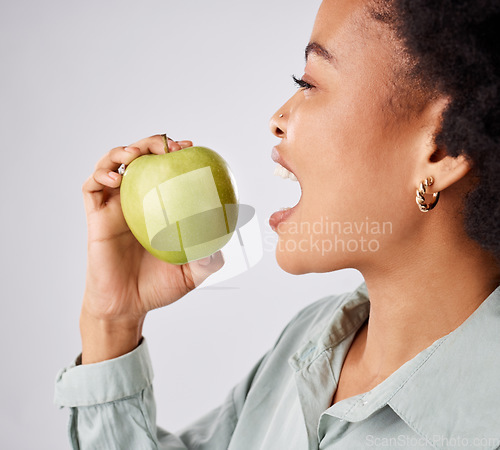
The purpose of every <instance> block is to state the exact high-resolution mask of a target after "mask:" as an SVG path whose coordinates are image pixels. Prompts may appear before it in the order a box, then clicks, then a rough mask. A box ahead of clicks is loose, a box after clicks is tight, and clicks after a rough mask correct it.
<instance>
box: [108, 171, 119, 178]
mask: <svg viewBox="0 0 500 450" xmlns="http://www.w3.org/2000/svg"><path fill="white" fill-rule="evenodd" d="M118 176H119V175H118V174H117V173H116V172H108V177H109V178H111V179H112V180H117V179H118Z"/></svg>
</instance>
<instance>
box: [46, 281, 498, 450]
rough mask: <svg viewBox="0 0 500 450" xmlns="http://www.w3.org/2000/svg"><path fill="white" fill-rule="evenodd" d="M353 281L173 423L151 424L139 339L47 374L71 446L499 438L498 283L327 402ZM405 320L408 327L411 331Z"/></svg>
mask: <svg viewBox="0 0 500 450" xmlns="http://www.w3.org/2000/svg"><path fill="white" fill-rule="evenodd" d="M369 309H370V303H369V299H368V293H367V290H366V286H365V284H362V285H361V286H360V287H359V288H358V289H357V290H356V291H355V292H353V293H350V294H344V295H340V296H331V297H327V298H324V299H322V300H319V301H317V302H315V303H313V304H312V305H310V306H308V307H307V308H305V309H303V310H302V311H301V312H300V313H299V314H297V316H296V317H295V318H294V319H293V320H292V321H291V322H290V323H289V324H288V325H287V327H286V328H285V329H284V331H283V332H282V334H281V336H280V338H279V339H278V341H277V342H276V344H275V345H274V347H273V348H272V349H271V350H270V351H269V352H268V353H267V354H266V355H265V356H264V357H263V358H262V359H261V360H260V361H259V362H258V364H257V365H256V366H255V367H254V369H253V370H252V371H251V372H250V373H249V374H248V376H247V377H246V378H245V379H244V380H243V381H242V382H241V383H239V384H238V385H237V386H236V387H234V388H233V389H232V390H231V392H230V393H229V395H228V396H227V398H226V400H225V401H224V403H223V404H222V405H221V406H220V407H219V408H217V409H215V410H214V411H212V412H211V413H209V414H207V415H206V416H204V417H202V418H201V419H199V420H198V421H197V422H195V423H194V424H192V425H191V426H189V427H187V428H186V429H184V430H181V431H179V432H177V433H170V432H168V431H165V430H164V429H163V428H160V427H159V426H157V425H156V413H155V399H154V396H153V388H152V381H153V370H152V367H151V362H150V359H149V354H148V349H147V343H146V340H145V339H143V340H142V342H141V343H140V345H139V346H138V347H137V348H136V349H135V350H133V351H132V352H130V353H128V354H126V355H123V356H120V357H119V358H115V359H112V360H108V361H103V362H100V363H96V364H89V365H84V366H82V365H79V363H80V356H79V357H78V358H77V360H76V361H75V362H74V363H73V364H71V365H70V366H69V367H67V368H66V369H63V370H62V371H61V372H60V373H59V374H58V376H57V380H56V391H55V403H56V404H57V405H60V406H67V407H69V408H70V410H71V417H70V426H69V434H70V441H71V444H72V446H73V448H74V449H92V450H100V449H103V450H113V449H120V450H142V449H169V450H174V449H200V450H208V449H217V450H223V449H231V450H307V449H310V450H312V449H331V448H334V449H337V448H338V449H342V450H344V449H345V450H351V449H362V448H384V447H385V448H390V447H393V448H394V447H396V448H397V447H399V448H422V447H426V448H467V447H468V448H480V449H498V448H500V287H498V288H497V289H496V290H495V291H494V292H493V293H492V294H491V295H490V296H489V297H488V298H487V299H486V300H485V301H484V302H483V303H482V304H481V306H479V308H478V309H477V310H476V311H475V312H474V313H473V314H472V315H471V316H470V317H469V318H468V319H467V320H466V321H465V322H464V323H463V324H462V325H461V326H460V327H458V328H457V329H456V330H454V331H453V332H452V333H450V334H448V335H446V336H444V337H442V338H441V339H439V340H437V341H436V342H434V343H433V344H432V345H431V346H430V347H428V348H427V349H425V350H423V351H422V352H421V353H419V354H418V355H417V356H415V357H414V358H413V359H411V360H410V361H408V362H407V363H406V364H404V365H403V366H401V367H400V368H399V369H398V370H397V371H396V372H394V373H393V374H392V375H391V376H390V377H389V378H387V379H386V380H384V381H383V382H382V383H380V384H379V385H378V386H376V387H375V388H373V389H372V390H371V391H369V392H366V393H363V394H360V395H357V396H354V397H351V398H347V399H345V400H342V401H339V402H337V403H335V405H333V406H330V405H331V400H332V396H333V393H334V392H335V389H336V386H337V380H338V379H339V374H340V369H341V367H342V363H343V361H344V358H345V356H346V353H347V350H348V349H349V346H350V344H351V342H352V340H353V338H354V335H355V333H356V331H357V330H358V329H359V328H360V327H361V325H362V324H363V323H364V322H365V321H366V320H367V318H368V315H369ZM411 332H412V330H411V328H409V329H408V333H411Z"/></svg>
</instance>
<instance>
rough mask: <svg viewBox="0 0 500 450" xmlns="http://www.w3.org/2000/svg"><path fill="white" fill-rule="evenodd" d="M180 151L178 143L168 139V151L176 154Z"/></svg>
mask: <svg viewBox="0 0 500 450" xmlns="http://www.w3.org/2000/svg"><path fill="white" fill-rule="evenodd" d="M181 149H182V147H181V146H180V145H179V143H178V142H176V141H174V140H172V139H170V138H168V150H169V151H170V152H178V151H179V150H181Z"/></svg>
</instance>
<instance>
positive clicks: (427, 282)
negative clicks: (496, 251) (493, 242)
mask: <svg viewBox="0 0 500 450" xmlns="http://www.w3.org/2000/svg"><path fill="white" fill-rule="evenodd" d="M455 236H456V234H455ZM460 238H461V239H458V240H459V241H460V242H455V240H451V239H450V240H448V241H446V240H443V239H442V236H441V238H440V239H439V241H438V242H435V243H428V244H429V245H426V246H425V249H424V248H422V247H421V246H416V247H415V248H412V249H411V251H409V252H408V253H407V254H401V252H400V253H399V255H397V257H396V258H394V259H393V260H392V261H391V263H389V264H385V265H384V266H383V267H382V266H381V265H377V268H376V269H373V270H370V269H366V270H364V271H362V273H363V276H364V278H365V281H366V285H367V288H368V292H369V296H370V305H371V306H370V317H369V321H368V325H367V328H366V329H363V330H362V331H361V332H360V334H359V336H360V340H361V343H360V346H359V348H360V352H359V354H358V355H359V360H358V363H359V364H360V365H361V366H362V367H363V369H364V370H365V373H367V374H368V375H367V376H368V377H369V378H370V377H371V378H372V379H373V380H378V381H380V380H382V379H385V378H387V376H389V375H390V374H391V373H393V372H394V371H395V370H397V369H398V368H399V367H400V366H401V365H402V364H404V363H405V362H406V361H408V360H410V359H411V358H413V357H414V356H416V355H417V354H418V353H419V352H420V351H422V350H424V349H425V348H427V347H428V346H429V345H431V344H432V343H433V342H434V341H436V340H437V339H439V338H441V337H443V336H445V335H446V334H448V333H450V332H451V331H453V330H454V329H456V328H457V327H458V326H460V325H461V324H462V323H463V322H464V321H465V320H466V319H467V318H468V317H469V316H470V315H471V314H472V313H473V312H474V311H475V310H476V309H477V308H478V307H479V305H480V304H481V303H482V302H483V301H484V300H485V299H486V297H488V295H489V294H490V293H491V292H493V290H494V289H495V288H496V287H497V286H498V283H499V277H498V274H499V269H498V265H497V263H496V262H495V260H494V258H493V257H492V256H491V255H490V254H489V253H487V252H485V251H484V250H482V249H481V248H480V247H479V246H478V245H477V244H476V243H474V242H472V241H471V240H470V239H468V238H467V237H464V236H460ZM437 239H438V238H437V237H436V240H437ZM436 244H437V245H436ZM450 256H451V257H450Z"/></svg>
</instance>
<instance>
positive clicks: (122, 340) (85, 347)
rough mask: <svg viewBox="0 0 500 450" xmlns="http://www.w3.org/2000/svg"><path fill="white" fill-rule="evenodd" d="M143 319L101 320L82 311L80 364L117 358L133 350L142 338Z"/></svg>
mask: <svg viewBox="0 0 500 450" xmlns="http://www.w3.org/2000/svg"><path fill="white" fill-rule="evenodd" d="M144 318H145V316H144V317H141V318H126V319H125V318H114V319H109V318H106V319H103V318H97V317H95V316H93V315H91V314H89V313H88V312H87V311H85V309H82V313H81V315H80V334H81V338H82V364H93V363H97V362H101V361H105V360H108V359H113V358H117V357H119V356H122V355H125V354H126V353H129V352H131V351H132V350H134V349H135V348H136V347H137V346H138V345H139V342H140V340H141V337H142V326H143V323H144Z"/></svg>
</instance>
